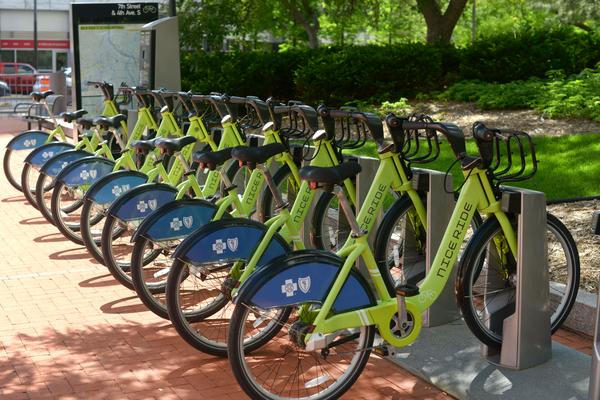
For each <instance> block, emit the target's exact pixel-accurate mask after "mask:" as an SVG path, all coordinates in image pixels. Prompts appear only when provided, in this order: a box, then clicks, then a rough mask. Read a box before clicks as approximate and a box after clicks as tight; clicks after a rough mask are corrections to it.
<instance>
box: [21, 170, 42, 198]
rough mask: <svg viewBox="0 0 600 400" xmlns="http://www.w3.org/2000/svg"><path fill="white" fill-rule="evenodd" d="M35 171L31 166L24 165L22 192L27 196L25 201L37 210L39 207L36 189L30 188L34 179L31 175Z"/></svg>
mask: <svg viewBox="0 0 600 400" xmlns="http://www.w3.org/2000/svg"><path fill="white" fill-rule="evenodd" d="M34 171H36V170H35V169H33V168H32V166H31V164H29V163H25V165H23V169H22V170H21V191H22V192H23V195H24V196H25V199H26V200H27V201H28V202H29V204H31V205H32V206H33V207H35V208H36V209H37V208H38V205H37V201H36V198H35V188H31V187H30V186H31V185H30V184H31V182H32V177H31V176H30V174H31V173H32V172H34ZM38 175H39V172H38ZM36 182H37V179H36Z"/></svg>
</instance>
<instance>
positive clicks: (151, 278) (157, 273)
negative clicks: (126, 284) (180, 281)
mask: <svg viewBox="0 0 600 400" xmlns="http://www.w3.org/2000/svg"><path fill="white" fill-rule="evenodd" d="M180 242H181V240H172V241H168V242H167V241H164V242H159V243H154V242H152V241H151V240H150V239H146V238H144V237H140V238H139V239H138V240H137V241H136V242H135V245H134V246H133V253H132V255H131V279H132V282H133V287H134V289H135V291H136V293H137V295H138V297H139V298H140V300H142V303H144V305H145V306H146V307H148V309H149V310H150V311H152V312H153V313H155V314H156V315H158V316H159V317H161V318H164V319H169V313H168V311H167V304H166V295H165V288H166V286H167V276H168V274H169V271H170V270H171V265H172V263H173V259H171V257H170V256H171V254H172V252H173V251H174V250H175V248H176V247H177V245H178V244H179V243H180ZM157 246H160V248H161V249H162V252H161V254H160V255H159V256H157V257H156V258H155V259H153V260H151V261H150V262H149V263H146V264H144V259H145V258H146V257H145V255H146V254H148V253H150V252H152V251H154V250H155V248H156V247H157ZM184 278H185V277H184Z"/></svg>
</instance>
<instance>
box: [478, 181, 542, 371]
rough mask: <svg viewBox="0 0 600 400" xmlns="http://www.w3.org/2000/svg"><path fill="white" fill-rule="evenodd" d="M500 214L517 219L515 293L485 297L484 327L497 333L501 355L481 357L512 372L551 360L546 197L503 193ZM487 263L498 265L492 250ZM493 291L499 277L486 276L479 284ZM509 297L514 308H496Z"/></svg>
mask: <svg viewBox="0 0 600 400" xmlns="http://www.w3.org/2000/svg"><path fill="white" fill-rule="evenodd" d="M505 189H506V191H505V192H503V194H502V209H503V210H504V211H505V212H507V213H510V214H513V215H516V219H517V247H518V259H517V271H516V275H515V281H514V293H511V292H509V291H507V292H504V293H499V294H496V293H489V294H488V293H486V294H484V298H483V301H484V303H485V304H487V306H486V308H485V313H486V314H487V315H488V320H487V324H488V325H487V326H488V327H490V328H491V329H492V330H493V331H494V332H502V337H503V341H502V342H503V343H502V347H501V349H500V350H499V351H498V350H496V349H491V348H488V347H487V346H484V345H482V354H483V355H484V356H485V357H487V359H488V361H490V362H491V363H494V364H498V365H500V366H503V367H506V368H512V369H517V370H521V369H526V368H531V367H534V366H536V365H539V364H542V363H544V362H546V361H548V360H549V359H550V358H552V339H551V333H550V310H549V305H550V293H549V291H548V290H546V288H548V287H549V279H550V278H549V275H548V262H547V259H546V254H547V239H546V196H545V195H544V193H541V192H536V191H532V190H527V189H521V188H512V187H511V188H505ZM487 252H488V263H492V262H498V261H499V260H500V256H499V255H498V254H497V252H498V250H497V248H495V247H493V246H489V248H488V250H487ZM482 279H484V280H485V281H486V283H489V284H491V285H493V284H494V283H495V282H494V280H496V282H497V281H498V280H499V277H498V276H494V275H490V274H486V276H485V277H484V278H482ZM494 296H498V297H506V296H513V298H514V299H515V301H514V308H513V307H506V306H504V307H502V306H498V305H501V304H503V303H504V302H502V301H497V302H495V301H494V300H495V297H494Z"/></svg>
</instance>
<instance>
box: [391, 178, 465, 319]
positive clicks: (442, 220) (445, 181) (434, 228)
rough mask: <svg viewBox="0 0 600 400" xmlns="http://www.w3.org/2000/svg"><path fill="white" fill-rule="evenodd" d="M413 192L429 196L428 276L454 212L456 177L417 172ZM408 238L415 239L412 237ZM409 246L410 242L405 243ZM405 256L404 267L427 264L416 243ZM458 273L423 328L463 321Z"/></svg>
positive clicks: (426, 314)
mask: <svg viewBox="0 0 600 400" xmlns="http://www.w3.org/2000/svg"><path fill="white" fill-rule="evenodd" d="M444 185H446V186H444ZM413 188H415V189H417V190H418V191H419V192H421V193H427V245H426V249H425V260H424V263H425V273H426V274H428V273H429V271H430V269H431V264H432V263H433V259H434V258H435V255H436V253H437V250H438V248H439V246H440V243H441V241H442V237H443V236H444V232H445V231H446V227H447V226H448V223H449V222H450V217H451V216H452V210H453V209H454V193H453V191H452V176H451V175H448V176H446V174H445V173H443V172H439V171H433V170H427V169H414V170H413ZM407 236H410V237H412V236H411V235H407ZM405 242H408V241H406V240H405ZM413 242H414V241H413ZM402 254H403V265H407V263H410V262H415V261H416V262H423V260H422V258H423V257H422V256H420V255H418V254H416V246H415V243H405V246H404V249H403V253H402ZM419 259H421V260H419ZM456 270H457V268H453V269H452V273H451V274H450V276H449V277H448V282H447V283H446V286H445V287H444V290H443V291H442V293H441V294H440V295H439V297H438V298H437V300H436V301H435V303H433V304H432V305H431V307H429V308H428V309H427V310H426V311H425V312H424V313H423V326H425V327H433V326H439V325H444V324H447V323H449V322H452V321H455V320H457V319H458V318H460V312H459V310H458V307H457V305H456V300H455V296H454V282H455V281H456Z"/></svg>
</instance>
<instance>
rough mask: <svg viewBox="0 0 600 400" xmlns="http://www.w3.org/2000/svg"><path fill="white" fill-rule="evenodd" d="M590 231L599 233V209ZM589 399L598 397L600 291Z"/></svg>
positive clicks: (599, 394)
mask: <svg viewBox="0 0 600 400" xmlns="http://www.w3.org/2000/svg"><path fill="white" fill-rule="evenodd" d="M592 233H593V234H594V235H600V211H596V212H595V213H594V216H593V219H592ZM589 399H590V400H596V399H600V293H598V304H597V305H596V330H595V333H594V352H593V353H592V374H591V375H590V389H589Z"/></svg>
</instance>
